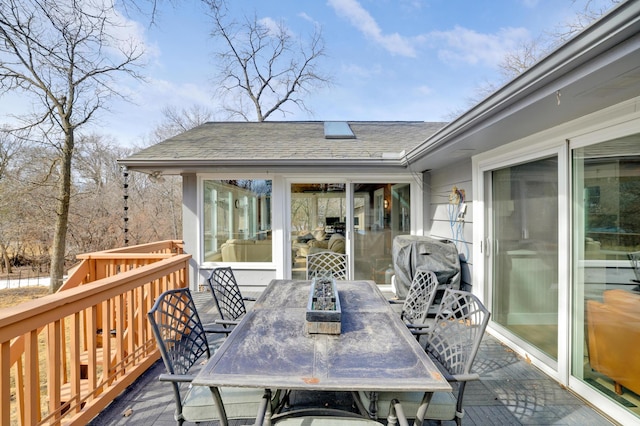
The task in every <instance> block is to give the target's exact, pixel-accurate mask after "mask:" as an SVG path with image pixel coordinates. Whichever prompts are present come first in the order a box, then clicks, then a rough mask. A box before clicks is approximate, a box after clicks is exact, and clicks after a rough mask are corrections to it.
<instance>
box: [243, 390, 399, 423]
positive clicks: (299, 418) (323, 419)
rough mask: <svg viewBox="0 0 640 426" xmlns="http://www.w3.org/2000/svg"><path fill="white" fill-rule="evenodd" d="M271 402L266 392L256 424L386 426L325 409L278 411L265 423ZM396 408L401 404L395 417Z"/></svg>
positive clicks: (362, 416)
mask: <svg viewBox="0 0 640 426" xmlns="http://www.w3.org/2000/svg"><path fill="white" fill-rule="evenodd" d="M270 400H272V398H271V395H270V391H269V390H266V391H265V394H264V396H263V404H262V407H261V409H260V411H259V414H258V416H257V417H256V422H255V424H257V425H258V424H271V425H274V426H275V425H278V426H384V425H383V424H382V423H380V422H378V421H376V420H374V419H370V418H368V417H366V416H365V415H364V414H359V413H355V412H349V411H344V410H340V409H335V408H325V407H311V408H302V409H293V410H289V411H278V412H276V413H275V414H273V415H272V416H271V417H270V419H269V422H266V423H265V417H266V415H267V409H268V407H269V401H270ZM395 407H398V408H399V409H400V410H401V409H402V407H401V406H400V405H399V404H396V405H395V406H394V407H392V408H391V409H390V412H391V413H392V415H395ZM391 418H395V417H391ZM399 418H400V419H402V420H401V421H400V424H401V425H402V426H409V425H408V422H407V421H406V418H405V417H404V415H403V414H402V412H401V413H400V416H399ZM389 424H394V423H393V422H392V423H389Z"/></svg>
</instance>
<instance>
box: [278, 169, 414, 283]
mask: <svg viewBox="0 0 640 426" xmlns="http://www.w3.org/2000/svg"><path fill="white" fill-rule="evenodd" d="M410 189H411V184H410V183H350V184H347V183H341V182H337V181H334V182H333V183H292V184H290V191H291V198H290V199H291V205H290V209H291V210H290V218H291V219H290V220H291V223H290V229H291V232H290V247H291V276H292V278H293V279H305V277H306V273H307V270H306V256H307V255H308V254H310V253H313V252H317V251H321V250H330V251H336V252H339V253H346V254H348V255H349V269H350V273H349V276H350V277H352V279H356V280H373V281H375V282H376V283H378V284H389V283H390V280H391V275H393V273H392V271H393V267H392V257H391V248H392V243H393V238H394V237H395V236H397V235H401V234H409V233H411V190H410Z"/></svg>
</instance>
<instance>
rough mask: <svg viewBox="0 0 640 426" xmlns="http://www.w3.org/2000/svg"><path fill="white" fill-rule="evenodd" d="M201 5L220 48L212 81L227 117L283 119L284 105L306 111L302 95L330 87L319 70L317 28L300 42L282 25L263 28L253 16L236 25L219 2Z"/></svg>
mask: <svg viewBox="0 0 640 426" xmlns="http://www.w3.org/2000/svg"><path fill="white" fill-rule="evenodd" d="M205 1H206V3H207V4H208V5H209V7H210V11H211V12H210V16H211V18H212V21H213V30H212V35H213V36H214V37H217V38H219V39H220V40H222V41H223V42H224V45H225V48H223V49H222V50H220V51H218V52H217V54H216V56H217V58H218V60H219V61H218V71H217V81H218V83H219V93H220V95H221V97H222V99H223V102H224V109H225V110H226V111H227V112H228V113H229V114H230V116H231V117H240V118H242V119H244V120H247V121H249V120H250V119H251V118H253V119H254V120H257V121H264V120H266V119H267V118H269V117H270V116H271V115H273V114H274V113H276V112H281V113H282V114H283V115H286V114H287V111H286V110H285V106H286V105H287V104H295V105H296V106H297V107H298V108H300V109H302V110H304V111H308V109H307V107H306V105H305V103H304V96H305V95H307V94H309V93H310V92H312V91H314V90H316V89H318V88H320V87H322V86H329V85H331V83H332V79H331V77H330V76H328V75H324V74H323V73H322V72H321V71H320V69H319V62H320V61H321V59H322V57H324V56H325V48H324V42H323V39H322V31H321V29H320V28H319V27H314V31H313V33H312V34H311V35H310V37H309V40H308V41H307V42H306V43H305V42H304V41H302V40H298V39H296V38H295V37H294V36H293V35H292V34H291V32H290V31H289V30H288V29H287V28H286V27H285V25H284V23H282V22H278V23H270V24H274V25H268V24H267V23H265V22H263V21H261V20H260V19H258V17H257V16H255V15H254V16H253V17H251V18H249V17H246V16H245V17H244V21H243V22H242V23H241V24H240V23H238V22H237V21H235V20H232V19H230V18H229V16H228V10H227V5H226V3H225V2H224V1H220V0H205ZM247 101H249V102H247ZM248 103H250V104H251V105H252V108H249V105H248Z"/></svg>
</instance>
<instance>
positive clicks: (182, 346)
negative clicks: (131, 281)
mask: <svg viewBox="0 0 640 426" xmlns="http://www.w3.org/2000/svg"><path fill="white" fill-rule="evenodd" d="M147 315H148V317H149V322H150V323H151V326H152V327H151V329H152V330H153V335H154V336H155V339H156V342H157V344H158V348H159V350H160V354H161V355H162V360H163V362H164V366H165V369H166V373H164V374H161V375H160V377H159V380H160V381H163V382H169V383H170V384H171V386H172V388H173V395H174V400H175V404H176V411H175V419H176V421H177V424H178V425H181V424H182V423H183V422H185V421H188V422H203V421H212V420H219V422H220V424H221V425H227V424H228V419H251V418H254V417H255V415H256V413H258V410H259V408H260V407H261V405H262V403H263V395H264V392H263V391H262V390H260V389H249V388H220V389H218V388H208V387H206V386H192V385H191V384H190V382H191V381H192V380H193V378H194V377H195V371H194V370H197V368H198V367H200V366H202V364H203V363H204V361H205V360H207V359H209V357H210V356H211V352H210V349H209V342H208V341H207V335H206V333H205V330H204V327H203V326H202V323H201V322H200V317H199V316H198V312H197V311H196V306H195V303H194V301H193V298H192V297H191V292H190V291H189V289H188V288H181V289H175V290H168V291H165V292H164V293H162V294H161V295H160V296H158V299H156V301H155V303H154V305H153V307H152V308H151V310H150V311H149V312H148V314H147ZM276 396H277V395H276Z"/></svg>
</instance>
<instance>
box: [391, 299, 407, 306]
mask: <svg viewBox="0 0 640 426" xmlns="http://www.w3.org/2000/svg"><path fill="white" fill-rule="evenodd" d="M387 301H388V302H389V303H391V304H392V305H401V304H403V303H404V299H387Z"/></svg>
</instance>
